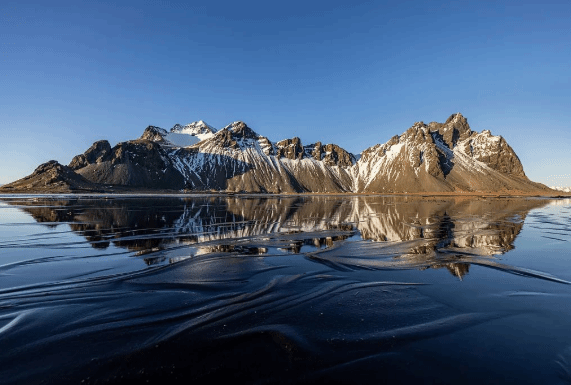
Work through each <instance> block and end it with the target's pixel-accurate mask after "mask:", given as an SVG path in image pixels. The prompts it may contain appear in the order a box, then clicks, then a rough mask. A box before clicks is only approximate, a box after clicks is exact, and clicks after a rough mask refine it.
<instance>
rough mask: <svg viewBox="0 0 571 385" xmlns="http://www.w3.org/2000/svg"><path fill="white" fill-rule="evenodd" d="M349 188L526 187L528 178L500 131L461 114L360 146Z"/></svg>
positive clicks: (446, 189)
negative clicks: (476, 125)
mask: <svg viewBox="0 0 571 385" xmlns="http://www.w3.org/2000/svg"><path fill="white" fill-rule="evenodd" d="M353 172H354V174H353V178H354V183H355V184H354V186H353V189H354V191H363V192H391V193H392V192H422V191H431V192H454V191H463V192H471V191H500V192H501V191H504V192H506V191H530V190H545V189H546V187H545V186H543V185H540V184H537V183H533V182H531V181H530V180H529V179H528V178H527V177H526V176H525V173H524V171H523V166H522V165H521V162H520V160H519V158H518V157H517V155H516V154H515V152H514V151H513V149H512V148H511V147H510V146H509V145H508V144H507V142H506V141H505V139H504V138H502V137H501V136H494V135H492V134H491V133H490V131H487V130H486V131H483V132H481V133H477V132H474V131H472V130H471V129H470V126H469V125H468V121H467V120H466V118H465V117H463V116H462V115H461V114H460V113H458V114H454V115H452V116H450V118H448V120H447V121H446V122H445V123H435V122H432V123H430V124H428V125H426V124H424V123H423V122H418V123H415V124H414V125H413V126H412V127H411V128H409V129H408V130H407V131H406V132H404V133H403V134H402V135H399V136H394V137H393V138H391V140H389V141H388V142H387V143H385V144H383V145H376V146H373V147H370V148H368V149H367V150H365V151H364V152H363V153H362V155H361V159H360V160H359V162H357V164H356V165H355V167H354V169H353Z"/></svg>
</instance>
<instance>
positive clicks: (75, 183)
mask: <svg viewBox="0 0 571 385" xmlns="http://www.w3.org/2000/svg"><path fill="white" fill-rule="evenodd" d="M100 190H101V186H99V185H98V184H96V183H93V182H91V181H89V180H87V179H85V178H84V177H82V176H81V175H78V174H77V173H75V172H74V171H73V169H71V168H70V167H68V166H64V165H62V164H60V163H58V162H57V161H55V160H50V161H49V162H46V163H43V164H41V165H39V166H38V167H37V168H36V169H35V170H34V172H33V173H32V174H30V175H28V176H26V177H24V178H22V179H20V180H17V181H15V182H13V183H10V184H7V185H4V186H2V187H0V192H3V193H12V192H18V193H26V192H29V193H42V192H50V193H69V192H79V191H100Z"/></svg>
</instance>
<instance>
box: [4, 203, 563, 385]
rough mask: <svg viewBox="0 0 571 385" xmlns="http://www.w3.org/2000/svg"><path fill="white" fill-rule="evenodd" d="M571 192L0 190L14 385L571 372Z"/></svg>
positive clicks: (497, 378) (526, 378)
mask: <svg viewBox="0 0 571 385" xmlns="http://www.w3.org/2000/svg"><path fill="white" fill-rule="evenodd" d="M570 242H571V201H570V200H546V199H517V198H503V199H489V198H488V199H484V198H480V199H477V198H471V199H467V198H428V197H425V198H405V197H362V196H360V197H347V196H344V197H332V196H316V197H310V196H303V197H283V196H282V197H275V196H267V197H260V196H241V197H238V196H193V197H188V196H187V197H165V198H148V197H119V196H107V197H77V196H73V197H69V196H60V197H25V196H4V197H3V198H1V199H0V346H1V347H2V349H0V378H2V383H7V384H10V383H62V382H64V383H65V382H67V383H79V382H81V381H84V382H87V383H103V382H121V383H124V382H130V381H132V382H145V381H149V382H151V383H152V382H161V383H165V382H184V383H187V382H190V381H192V382H194V383H197V382H198V383H201V382H212V381H215V380H231V381H238V382H262V383H267V382H272V383H273V382H339V383H378V382H385V381H386V382H391V383H410V382H412V381H416V382H423V383H425V382H438V383H460V382H461V383H490V382H492V383H493V382H496V383H505V382H514V383H515V382H518V383H562V384H563V383H569V382H571V348H570V347H571V331H570V328H569V326H570V325H571V323H570V322H569V319H570V316H571V307H570V306H568V304H569V303H570V295H571V286H570V284H571V268H570V267H571V246H570V245H571V244H570Z"/></svg>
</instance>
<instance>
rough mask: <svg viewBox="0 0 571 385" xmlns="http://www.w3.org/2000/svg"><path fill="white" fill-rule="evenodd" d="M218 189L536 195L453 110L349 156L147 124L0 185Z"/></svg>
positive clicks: (509, 154)
mask: <svg viewBox="0 0 571 385" xmlns="http://www.w3.org/2000/svg"><path fill="white" fill-rule="evenodd" d="M133 190H139V191H141V190H144V191H155V190H169V191H190V192H205V191H211V192H213V191H222V192H255V193H306V192H316V193H424V192H427V193H428V192H434V193H470V192H497V193H507V194H513V193H530V192H532V193H542V192H544V193H545V192H550V191H552V190H550V189H549V188H548V187H546V186H544V185H542V184H540V183H535V182H532V181H530V180H529V179H528V178H527V176H526V175H525V172H524V170H523V166H522V164H521V162H520V160H519V158H518V156H517V155H516V153H515V152H514V150H513V149H512V148H511V147H510V146H509V145H508V143H507V142H506V140H505V139H504V138H503V137H501V136H494V135H492V133H491V132H490V131H489V130H484V131H482V132H475V131H472V130H471V128H470V126H469V124H468V121H467V119H466V118H465V117H464V116H462V114H460V113H456V114H453V115H451V116H450V117H449V118H448V119H447V120H446V121H445V122H444V123H436V122H431V123H429V124H425V123H423V122H417V123H414V124H413V126H412V127H410V128H409V129H408V130H406V131H405V132H404V133H402V134H401V135H395V136H393V137H392V138H391V139H390V140H389V141H387V142H386V143H384V144H376V145H374V146H372V147H369V148H367V149H366V150H364V151H363V152H362V153H361V154H360V155H358V156H355V155H354V154H351V153H350V152H348V151H346V150H344V149H343V148H342V147H340V146H338V145H336V144H323V143H321V142H316V143H311V144H308V145H303V144H302V141H301V139H300V138H298V137H294V138H291V139H284V140H280V141H277V142H273V141H271V140H270V139H268V138H267V137H264V136H262V135H259V134H257V133H256V132H255V131H253V130H252V129H251V128H250V127H248V125H247V124H246V123H244V122H241V121H238V122H234V123H232V124H230V125H228V126H226V127H224V128H222V129H220V130H216V129H215V128H213V127H211V126H209V125H208V124H206V123H205V122H203V121H197V122H194V123H191V124H188V125H185V126H182V125H180V124H176V125H175V126H174V127H172V128H171V129H170V130H166V129H163V128H160V127H155V126H148V127H147V128H146V129H145V130H144V132H143V134H142V135H141V137H140V138H138V139H134V140H130V141H126V142H121V143H118V144H117V145H116V146H114V147H111V145H110V144H109V142H108V141H107V140H101V141H97V142H95V143H93V145H92V146H91V147H90V148H89V149H88V150H87V151H85V153H83V154H80V155H77V156H75V157H74V158H73V159H72V161H71V162H70V163H69V165H67V166H65V165H62V164H60V163H58V162H57V161H49V162H47V163H44V164H42V165H40V166H39V167H38V168H37V169H36V170H35V171H34V172H33V173H32V174H31V175H29V176H27V177H25V178H22V179H20V180H18V181H16V182H13V183H10V184H8V185H4V186H2V187H1V188H0V191H1V192H82V191H100V192H111V191H133Z"/></svg>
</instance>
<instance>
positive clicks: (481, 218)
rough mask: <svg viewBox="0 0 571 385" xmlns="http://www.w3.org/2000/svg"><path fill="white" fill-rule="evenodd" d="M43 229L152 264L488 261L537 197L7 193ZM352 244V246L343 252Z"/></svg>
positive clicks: (463, 266)
mask: <svg viewBox="0 0 571 385" xmlns="http://www.w3.org/2000/svg"><path fill="white" fill-rule="evenodd" d="M10 204H12V205H18V206H20V207H21V208H22V209H23V210H24V211H25V212H27V213H29V214H30V215H31V216H32V217H33V218H34V219H35V220H36V221H38V222H41V223H45V224H46V225H47V226H57V225H58V224H61V223H66V224H67V225H68V226H69V228H70V229H71V230H72V231H73V232H75V233H77V234H79V235H81V236H82V237H84V238H85V240H86V241H87V242H88V243H89V244H90V245H91V246H92V247H93V248H95V249H101V250H105V249H107V248H108V247H109V246H110V245H113V246H114V247H119V248H126V249H128V250H129V251H132V252H135V253H136V255H138V256H145V257H144V261H145V262H146V263H147V264H150V265H153V264H157V263H161V262H164V261H171V262H172V261H178V260H180V258H178V257H172V256H171V255H170V254H172V252H174V251H176V253H177V254H180V252H181V249H184V247H187V248H189V253H188V254H187V255H186V256H187V257H191V256H193V255H203V254H207V253H213V252H227V253H244V254H256V255H264V254H268V253H270V254H271V253H278V254H279V253H280V252H284V253H299V254H302V255H304V256H305V257H307V258H311V259H312V260H314V261H319V262H322V263H325V264H327V265H329V266H336V267H337V268H348V269H359V268H364V269H377V268H418V269H426V268H442V267H444V268H446V269H448V270H449V271H450V272H451V273H452V274H454V275H455V276H457V277H459V278H461V277H462V276H464V275H465V274H467V273H468V271H469V265H470V262H471V260H474V261H476V262H478V263H482V262H484V263H488V262H489V263H491V262H493V261H494V260H495V256H498V255H501V254H503V253H505V252H506V251H509V250H511V249H512V248H513V247H514V241H515V239H516V237H517V236H518V234H519V232H520V231H521V228H522V226H523V223H524V220H525V217H526V215H527V212H528V211H529V210H531V209H533V208H535V207H539V206H542V205H544V204H545V202H544V201H542V200H521V199H484V198H481V199H459V198H405V197H345V198H342V199H339V198H336V197H325V196H321V197H292V198H289V197H246V198H243V197H235V196H217V197H193V198H162V199H152V198H123V199H121V198H114V199H104V200H101V199H88V198H73V199H50V198H45V199H35V200H25V201H19V200H12V201H10ZM349 251H350V252H349Z"/></svg>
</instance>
